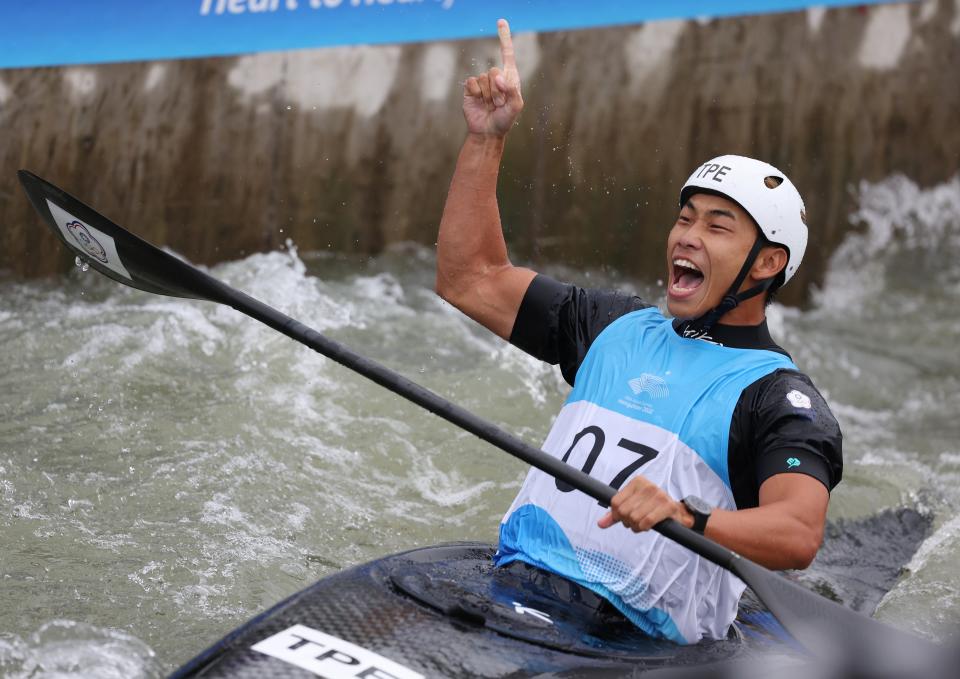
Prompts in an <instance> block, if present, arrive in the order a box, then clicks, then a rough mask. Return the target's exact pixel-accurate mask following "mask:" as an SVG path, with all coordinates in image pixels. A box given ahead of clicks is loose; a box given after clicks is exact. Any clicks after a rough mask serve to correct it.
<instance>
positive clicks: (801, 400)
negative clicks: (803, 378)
mask: <svg viewBox="0 0 960 679" xmlns="http://www.w3.org/2000/svg"><path fill="white" fill-rule="evenodd" d="M787 400H788V401H790V405H792V406H793V407H794V408H804V409H806V410H810V408H811V406H812V404H811V403H810V397H809V396H807V395H806V394H804V393H803V392H802V391H797V390H796V389H794V390H793V391H791V392H790V393H789V394H787Z"/></svg>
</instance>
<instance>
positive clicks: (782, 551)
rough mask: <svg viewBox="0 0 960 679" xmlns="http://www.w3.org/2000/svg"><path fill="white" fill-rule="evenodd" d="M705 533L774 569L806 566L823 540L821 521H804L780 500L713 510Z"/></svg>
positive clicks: (728, 547)
mask: <svg viewBox="0 0 960 679" xmlns="http://www.w3.org/2000/svg"><path fill="white" fill-rule="evenodd" d="M704 535H706V537H708V538H710V539H711V540H713V541H715V542H718V543H719V544H721V545H723V546H724V547H726V548H727V549H731V550H733V551H734V552H737V553H738V554H740V555H741V556H744V557H746V558H748V559H750V560H751V561H755V562H756V563H758V564H761V565H762V566H766V567H767V568H771V569H773V570H786V569H791V568H806V567H807V566H809V565H810V562H811V561H813V558H814V557H815V556H816V555H817V550H818V549H819V548H820V543H821V541H822V540H823V524H822V522H821V523H820V525H819V526H818V525H816V522H815V521H811V522H805V521H803V520H801V519H800V518H798V517H797V516H795V515H793V514H792V513H791V512H790V511H788V507H786V506H780V504H779V503H774V504H770V505H764V506H761V507H754V508H752V509H741V510H739V511H724V510H720V509H718V510H715V511H714V512H713V513H712V514H711V515H710V520H709V521H708V522H707V528H706V531H704Z"/></svg>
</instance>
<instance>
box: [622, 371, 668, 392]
mask: <svg viewBox="0 0 960 679" xmlns="http://www.w3.org/2000/svg"><path fill="white" fill-rule="evenodd" d="M627 384H629V385H630V391H632V392H633V393H634V394H636V395H637V396H639V395H640V394H643V393H647V394H650V396H651V397H652V398H666V397H667V396H669V395H670V389H669V388H668V387H667V382H666V380H664V379H663V378H662V377H657V376H656V375H651V374H650V373H643V374H642V375H640V377H635V378H634V379H632V380H630V381H629V382H628V383H627Z"/></svg>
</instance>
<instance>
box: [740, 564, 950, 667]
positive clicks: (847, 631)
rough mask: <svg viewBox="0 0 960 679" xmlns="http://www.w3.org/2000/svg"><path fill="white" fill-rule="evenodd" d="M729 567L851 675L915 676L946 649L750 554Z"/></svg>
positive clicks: (801, 637)
mask: <svg viewBox="0 0 960 679" xmlns="http://www.w3.org/2000/svg"><path fill="white" fill-rule="evenodd" d="M730 569H731V570H732V571H733V572H734V574H736V575H737V576H738V577H739V578H740V579H741V580H743V581H744V582H746V583H747V584H748V585H749V586H750V588H751V589H752V590H753V591H754V593H755V594H756V595H757V597H758V598H759V599H760V600H761V601H762V602H763V603H764V604H766V606H767V608H769V609H770V612H771V613H773V615H774V617H775V618H776V619H777V621H778V622H779V623H780V624H781V625H783V627H784V628H785V629H786V630H787V631H788V632H790V634H791V636H793V637H794V638H795V639H796V640H797V641H799V642H800V644H801V645H802V646H804V647H805V648H807V649H808V650H810V651H812V652H814V654H815V655H816V656H818V657H819V658H821V659H824V660H827V661H830V662H832V663H834V664H835V665H839V666H842V667H843V669H844V670H845V671H849V672H851V674H849V675H847V676H858V677H859V676H863V677H909V676H916V674H915V673H916V672H917V671H918V670H921V669H924V668H928V667H930V661H931V658H935V657H938V655H939V654H941V653H942V649H941V648H940V647H939V646H937V645H935V644H933V643H931V642H929V641H926V640H925V639H921V638H919V637H916V636H913V635H911V634H908V633H906V632H902V631H901V630H898V629H896V628H894V627H890V626H889V625H886V624H884V623H882V622H880V621H879V620H875V619H873V618H870V617H867V616H865V615H862V614H861V613H857V612H856V611H854V610H851V609H849V608H846V607H844V606H841V605H840V604H838V603H836V602H834V601H831V600H829V599H827V598H825V597H822V596H818V595H816V594H814V593H813V592H811V591H810V590H808V589H805V588H804V587H801V586H800V585H798V584H796V583H794V582H791V581H790V580H788V579H787V578H785V577H782V576H781V575H778V574H776V573H774V572H772V571H769V570H767V569H766V568H764V567H763V566H760V565H758V564H756V563H753V562H752V561H748V560H747V559H734V560H733V562H731V568H730ZM924 676H925V675H924Z"/></svg>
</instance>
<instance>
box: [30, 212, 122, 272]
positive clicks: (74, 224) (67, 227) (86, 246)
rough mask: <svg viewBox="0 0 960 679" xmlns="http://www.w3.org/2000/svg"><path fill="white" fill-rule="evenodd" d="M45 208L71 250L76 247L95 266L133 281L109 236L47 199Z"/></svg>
mask: <svg viewBox="0 0 960 679" xmlns="http://www.w3.org/2000/svg"><path fill="white" fill-rule="evenodd" d="M47 207H48V208H50V216H51V217H53V220H54V221H55V222H56V224H57V228H58V229H60V233H61V234H62V235H63V239H64V240H65V241H66V242H67V244H68V245H70V247H71V248H74V247H76V248H78V249H80V250H81V251H82V252H83V254H85V255H86V256H87V257H90V258H92V259H93V260H95V262H99V264H96V266H101V265H102V266H105V267H107V268H108V269H110V270H111V271H113V272H114V273H118V274H120V275H121V276H123V277H124V278H126V279H127V280H131V281H132V280H133V276H131V275H130V272H129V271H127V267H125V266H124V265H123V262H122V261H120V255H119V254H118V253H117V244H116V242H115V241H114V240H113V238H112V237H111V236H109V235H107V234H105V233H104V232H103V231H101V230H100V229H98V228H96V227H93V226H90V225H89V224H87V223H86V222H84V221H82V220H80V219H77V218H76V217H75V216H73V215H72V214H70V213H69V212H67V211H66V210H64V209H63V208H62V207H60V206H59V205H57V204H56V203H54V202H52V201H51V200H50V199H49V198H47ZM101 271H103V269H101Z"/></svg>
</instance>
